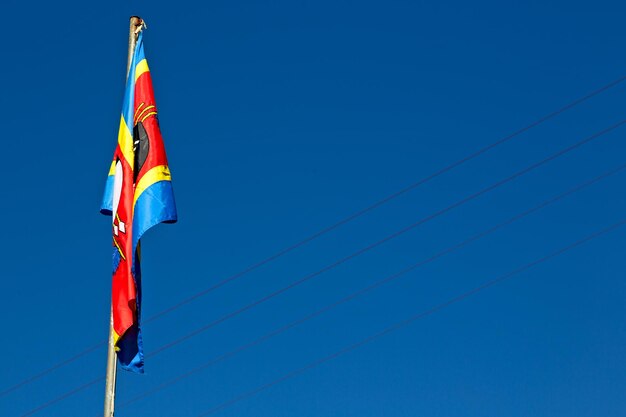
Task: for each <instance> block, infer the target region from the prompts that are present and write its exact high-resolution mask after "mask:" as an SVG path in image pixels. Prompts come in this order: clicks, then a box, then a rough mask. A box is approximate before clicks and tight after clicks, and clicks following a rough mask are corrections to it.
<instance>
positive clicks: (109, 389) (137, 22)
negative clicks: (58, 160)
mask: <svg viewBox="0 0 626 417" xmlns="http://www.w3.org/2000/svg"><path fill="white" fill-rule="evenodd" d="M142 24H143V20H141V18H140V17H138V16H132V17H131V18H130V29H129V33H128V61H127V64H126V79H128V73H129V72H130V62H131V60H132V58H133V54H134V53H135V46H136V45H137V33H138V31H137V29H138V28H140V27H141V25H142ZM113 335H114V333H113V309H111V324H110V327H109V350H108V352H107V373H106V387H105V391H104V417H113V415H114V414H115V382H116V377H117V358H116V355H115V339H114V337H113Z"/></svg>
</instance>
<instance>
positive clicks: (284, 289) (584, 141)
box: [22, 120, 626, 417]
mask: <svg viewBox="0 0 626 417" xmlns="http://www.w3.org/2000/svg"><path fill="white" fill-rule="evenodd" d="M625 123H626V120H622V121H620V122H618V123H616V124H614V125H612V126H610V127H608V128H606V129H603V130H601V131H599V132H597V133H595V134H593V135H591V136H588V137H586V138H584V139H582V140H580V141H578V142H576V143H574V144H572V145H570V146H568V147H566V148H563V149H561V150H560V151H558V152H556V153H554V154H552V155H550V156H548V157H546V158H544V159H542V160H540V161H539V162H535V163H534V164H532V165H530V166H528V167H526V168H524V169H522V170H520V171H517V172H516V173H514V174H512V175H510V176H508V177H506V178H504V179H502V180H499V181H497V182H495V183H494V184H492V185H490V186H488V187H486V188H483V189H482V190H480V191H478V192H475V193H473V194H470V195H469V196H467V197H465V198H463V199H461V200H459V201H457V202H456V203H453V204H451V205H449V206H447V207H446V208H444V209H441V210H438V211H436V212H435V213H433V214H431V215H429V216H426V217H424V218H422V219H420V220H418V221H417V222H415V223H413V224H411V225H409V226H407V227H405V228H403V229H400V230H399V231H396V232H394V233H392V234H391V235H388V236H387V237H385V238H383V239H381V240H379V241H377V242H374V243H372V244H370V245H368V246H366V247H364V248H362V249H360V250H358V251H356V252H354V253H352V254H350V255H348V256H346V257H344V258H341V259H339V260H338V261H335V262H334V263H332V264H330V265H327V266H326V267H324V268H322V269H320V270H318V271H316V272H314V273H311V274H309V275H307V276H305V277H303V278H301V279H299V280H297V281H294V282H292V283H291V284H289V285H287V286H285V287H282V288H281V289H279V290H276V291H274V292H272V293H270V294H269V295H266V296H265V297H262V298H260V299H258V300H256V301H254V302H252V303H250V304H248V305H246V306H244V307H241V308H239V309H238V310H235V311H233V312H231V313H229V314H227V315H225V316H222V317H221V318H219V319H217V320H214V321H212V322H211V323H208V324H206V325H204V326H202V327H200V328H198V329H196V330H194V331H192V332H190V333H188V334H187V335H185V336H183V337H180V338H178V339H176V340H174V341H172V342H169V343H167V344H165V345H162V346H161V347H159V348H157V349H156V350H155V351H153V352H151V353H150V354H148V355H146V358H150V357H153V356H156V355H157V354H159V353H161V352H163V351H165V350H167V349H170V348H172V347H174V346H176V345H178V344H180V343H182V342H184V341H186V340H188V339H191V338H192V337H195V336H197V335H199V334H201V333H203V332H204V331H206V330H208V329H210V328H212V327H214V326H216V325H218V324H220V323H222V322H224V321H226V320H229V319H231V318H233V317H235V316H237V315H239V314H242V313H244V312H245V311H247V310H250V309H252V308H254V307H255V306H257V305H259V304H262V303H264V302H265V301H268V300H270V299H272V298H274V297H277V296H278V295H280V294H282V293H284V292H287V291H288V290H290V289H292V288H294V287H296V286H298V285H301V284H303V283H305V282H307V281H309V280H311V279H313V278H314V277H316V276H318V275H321V274H322V273H324V272H327V271H329V270H331V269H333V268H335V267H337V266H339V265H341V264H343V263H345V262H347V261H348V260H351V259H353V258H356V257H357V256H359V255H362V254H363V253H365V252H367V251H369V250H372V249H374V248H376V247H378V246H380V245H382V244H384V243H386V242H388V241H390V240H392V239H394V238H396V237H398V236H400V235H402V234H404V233H406V232H408V231H410V230H412V229H414V228H415V227H417V226H419V225H421V224H424V223H426V222H428V221H430V220H433V219H435V218H437V217H439V216H441V215H443V214H445V213H447V212H449V211H451V210H453V209H455V208H457V207H459V206H461V205H463V204H465V203H467V202H469V201H472V200H474V199H476V198H478V197H480V196H481V195H483V194H486V193H488V192H490V191H493V190H495V189H496V188H498V187H501V186H502V185H505V184H507V183H509V182H511V181H513V180H514V179H516V178H518V177H520V176H522V175H525V174H527V173H528V172H531V171H533V170H534V169H537V168H539V167H541V166H543V165H545V164H547V163H548V162H550V161H552V160H554V159H556V158H558V157H560V156H563V155H565V154H567V153H569V152H571V151H573V150H575V149H577V148H579V147H581V146H583V145H585V144H587V143H589V142H591V141H593V140H595V139H597V138H598V137H601V136H602V135H605V134H607V133H609V132H611V131H613V130H615V129H617V128H618V127H620V126H622V125H623V124H625ZM22 417H24V416H22Z"/></svg>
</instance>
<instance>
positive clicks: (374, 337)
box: [197, 220, 626, 417]
mask: <svg viewBox="0 0 626 417" xmlns="http://www.w3.org/2000/svg"><path fill="white" fill-rule="evenodd" d="M624 224H626V220H621V221H619V222H617V223H615V224H613V225H611V226H609V227H607V228H605V229H602V230H600V231H597V232H595V233H593V234H591V235H589V236H587V237H585V238H583V239H581V240H578V241H576V242H574V243H571V244H569V245H567V246H565V247H563V248H561V249H559V250H557V251H556V252H552V253H551V254H549V255H546V256H544V257H542V258H539V259H537V260H535V261H533V262H530V263H527V264H525V265H523V266H521V267H519V268H517V269H514V270H513V271H511V272H509V273H507V274H504V275H501V276H499V277H498V278H495V279H492V280H491V281H487V282H485V283H484V284H482V285H480V286H478V287H475V288H473V289H471V290H469V291H466V292H464V293H462V294H460V295H457V296H456V297H454V298H450V299H449V300H447V301H445V302H443V303H441V304H438V305H436V306H434V307H432V308H430V309H428V310H425V311H422V312H420V313H418V314H415V315H413V316H411V317H409V318H408V319H405V320H403V321H400V322H397V323H395V324H393V325H392V326H389V327H387V328H385V329H384V330H382V331H380V332H378V333H376V334H374V335H372V336H369V337H367V338H365V339H362V340H360V341H359V342H356V343H354V344H352V345H349V346H347V347H345V348H343V349H341V350H339V351H337V352H335V353H333V354H331V355H328V356H325V357H323V358H321V359H318V360H316V361H314V362H311V363H309V364H308V365H305V366H303V367H302V368H299V369H296V370H295V371H292V372H289V373H287V374H285V375H283V376H281V377H280V378H277V379H274V380H273V381H271V382H268V383H266V384H263V385H260V386H258V387H257V388H255V389H253V390H250V391H248V392H246V393H244V394H241V395H239V396H237V397H235V398H233V399H231V400H229V401H226V402H223V403H221V404H219V405H218V406H216V407H213V408H211V409H210V410H208V411H206V412H204V413H202V414H199V415H198V416H197V417H206V416H209V415H212V414H215V413H217V412H219V411H221V410H223V409H225V408H227V407H230V406H232V405H235V404H236V403H238V402H241V401H243V400H245V399H247V398H249V397H252V396H254V395H256V394H258V393H260V392H262V391H265V390H267V389H269V388H271V387H273V386H275V385H278V384H280V383H281V382H284V381H287V380H289V379H291V378H294V377H296V376H298V375H300V374H303V373H304V372H306V371H308V370H310V369H313V368H315V367H317V366H319V365H322V364H324V363H326V362H329V361H331V360H333V359H336V358H338V357H340V356H342V355H344V354H346V353H349V352H351V351H353V350H355V349H357V348H360V347H361V346H364V345H367V344H369V343H371V342H373V341H375V340H377V339H380V338H381V337H383V336H386V335H388V334H390V333H392V332H395V331H396V330H400V329H402V328H403V327H406V326H408V325H409V324H412V323H413V322H415V321H417V320H420V319H423V318H425V317H427V316H430V315H431V314H434V313H437V312H438V311H441V310H443V309H445V308H447V307H450V306H451V305H453V304H456V303H458V302H460V301H463V300H465V299H466V298H469V297H471V296H473V295H476V294H478V293H479V292H481V291H484V290H486V289H488V288H490V287H493V286H494V285H496V284H499V283H501V282H503V281H506V280H508V279H510V278H513V277H514V276H516V275H518V274H520V273H522V272H525V271H527V270H529V269H531V268H533V267H535V266H537V265H539V264H542V263H544V262H547V261H549V260H551V259H553V258H556V257H557V256H560V255H562V254H564V253H565V252H568V251H570V250H572V249H574V248H577V247H578V246H580V245H583V244H585V243H587V242H589V241H590V240H593V239H596V238H598V237H600V236H602V235H604V234H606V233H609V232H611V231H613V230H615V229H617V228H619V227H621V226H623V225H624Z"/></svg>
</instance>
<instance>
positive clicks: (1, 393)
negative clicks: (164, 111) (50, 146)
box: [0, 76, 626, 398]
mask: <svg viewBox="0 0 626 417" xmlns="http://www.w3.org/2000/svg"><path fill="white" fill-rule="evenodd" d="M624 80H626V76H622V77H619V78H617V79H615V80H613V81H611V82H609V83H608V84H605V85H603V86H602V87H600V88H598V89H596V90H594V91H592V92H590V93H588V94H586V95H584V96H582V97H580V98H578V99H576V100H574V101H572V102H570V103H568V104H566V105H565V106H563V107H561V108H559V109H557V110H554V111H553V112H550V113H548V114H546V115H544V116H542V117H540V118H539V119H537V120H535V121H534V122H532V123H530V124H528V125H526V126H524V127H522V128H521V129H518V130H516V131H515V132H513V133H510V134H509V135H507V136H504V137H503V138H500V139H499V140H497V141H495V142H493V143H491V144H489V145H487V146H485V147H483V148H481V149H479V150H477V151H475V152H473V153H471V154H469V155H467V156H465V157H463V158H461V159H459V160H457V161H455V162H453V163H451V164H449V165H446V166H445V167H443V168H441V169H439V170H438V171H435V172H433V173H432V174H430V175H427V176H426V177H424V178H422V179H420V180H418V181H416V182H414V183H413V184H411V185H409V186H407V187H405V188H403V189H401V190H399V191H397V192H395V193H393V194H390V195H388V196H386V197H384V198H383V199H381V200H378V201H377V202H375V203H373V204H372V205H370V206H368V207H365V208H363V209H361V210H359V211H357V212H355V213H353V214H351V215H349V216H348V217H345V218H344V219H342V220H340V221H338V222H336V223H334V224H332V225H330V226H328V227H326V228H324V229H321V230H319V231H318V232H316V233H314V234H312V235H310V236H308V237H306V238H304V239H302V240H300V241H299V242H297V243H295V244H293V245H291V246H288V247H286V248H284V249H282V250H280V251H278V252H277V253H275V254H273V255H271V256H269V257H267V258H265V259H263V260H261V261H259V262H257V263H255V264H253V265H251V266H249V267H247V268H246V269H244V270H242V271H240V272H237V273H235V274H233V275H231V276H229V277H227V278H225V279H223V280H222V281H220V282H218V283H216V284H214V285H213V286H211V287H209V288H206V289H204V290H202V291H198V292H196V293H195V294H193V295H191V296H190V297H187V298H185V299H184V300H182V301H180V302H178V303H176V304H174V305H172V306H170V307H168V308H165V309H163V310H161V311H160V312H158V313H156V314H155V315H153V316H151V317H148V318H146V319H145V320H144V324H147V323H150V322H152V321H155V320H157V319H159V318H161V317H163V316H165V315H167V314H170V313H171V312H173V311H175V310H177V309H179V308H180V307H182V306H184V305H186V304H189V303H191V302H193V301H195V300H197V299H198V298H201V297H203V296H205V295H207V294H209V293H211V292H212V291H214V290H216V289H218V288H220V287H222V286H224V285H226V284H227V283H229V282H231V281H234V280H236V279H239V278H240V277H242V276H244V275H246V274H248V273H250V272H252V271H254V270H256V269H258V268H260V267H262V266H264V265H266V264H268V263H270V262H272V261H274V260H276V259H278V258H280V257H282V256H284V255H286V254H288V253H290V252H292V251H294V250H296V249H298V248H300V247H301V246H304V245H306V244H308V243H309V242H311V241H313V240H315V239H317V238H319V237H321V236H323V235H325V234H327V233H329V232H331V231H333V230H335V229H338V228H339V227H341V226H343V225H345V224H347V223H349V222H351V221H352V220H355V219H357V218H358V217H361V216H363V215H365V214H366V213H369V212H370V211H373V210H375V209H377V208H378V207H380V206H382V205H384V204H386V203H388V202H390V201H391V200H394V199H396V198H398V197H400V196H402V195H404V194H406V193H408V192H410V191H412V190H414V189H416V188H418V187H420V186H422V185H424V184H426V183H428V182H430V181H432V180H434V179H435V178H437V177H439V176H441V175H443V174H445V173H447V172H449V171H452V170H453V169H455V168H457V167H459V166H461V165H463V164H465V163H466V162H469V161H471V160H473V159H475V158H477V157H479V156H481V155H482V154H484V153H487V152H489V151H491V150H492V149H494V148H496V147H498V146H500V145H502V144H504V143H506V142H508V141H510V140H512V139H514V138H515V137H517V136H519V135H521V134H522V133H525V132H527V131H529V130H531V129H533V128H535V127H537V126H539V125H541V124H543V123H545V122H547V121H548V120H550V119H553V118H555V117H556V116H558V115H560V114H562V113H564V112H566V111H568V110H570V109H572V108H574V107H576V106H578V105H579V104H582V103H584V102H586V101H587V100H590V99H591V98H593V97H595V96H597V95H599V94H602V93H604V92H606V91H607V90H610V89H611V88H613V87H616V86H617V85H619V84H621V83H622V82H624ZM106 344H107V340H103V341H101V342H100V343H98V344H96V345H93V346H91V347H89V348H87V349H85V350H83V351H81V352H79V353H77V354H75V355H73V356H71V357H69V358H67V359H65V360H63V361H61V362H59V363H57V364H55V365H52V366H51V367H49V368H46V369H45V370H43V371H41V372H39V373H37V374H35V375H33V376H31V377H29V378H26V379H24V380H22V381H20V382H18V383H17V384H14V385H12V386H10V387H8V388H6V389H4V390H3V391H0V398H2V397H4V396H6V395H7V394H9V393H11V392H13V391H15V390H17V389H19V388H21V387H23V386H25V385H27V384H30V383H31V382H34V381H36V380H38V379H41V378H42V377H44V376H46V375H48V374H50V373H51V372H53V371H55V370H57V369H60V368H62V367H64V366H66V365H68V364H70V363H72V362H75V361H76V360H78V359H80V358H81V357H83V356H85V355H87V354H89V353H91V352H93V351H95V350H96V349H97V348H99V347H104V346H106Z"/></svg>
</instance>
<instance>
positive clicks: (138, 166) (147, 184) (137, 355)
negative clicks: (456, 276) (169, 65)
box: [100, 32, 177, 373]
mask: <svg viewBox="0 0 626 417" xmlns="http://www.w3.org/2000/svg"><path fill="white" fill-rule="evenodd" d="M142 38H143V34H142V33H141V32H140V33H139V36H138V39H137V46H136V48H135V51H134V54H133V57H132V61H131V64H130V70H129V73H128V80H127V82H126V93H125V96H124V105H123V107H122V118H121V121H120V130H119V134H118V139H117V147H116V148H115V154H114V155H113V162H112V163H111V169H110V170H109V176H108V178H107V183H106V187H105V192H104V199H103V202H102V207H101V209H100V212H101V213H103V214H106V215H109V216H112V220H113V222H112V223H113V291H112V300H111V301H112V314H113V332H114V335H113V336H114V341H115V349H116V352H117V358H118V360H119V363H120V365H121V367H122V368H123V369H126V370H130V371H134V372H139V373H143V362H144V360H143V346H142V340H141V327H140V318H141V309H140V307H141V268H140V241H139V239H141V236H142V235H143V234H144V233H145V232H146V231H147V230H148V229H150V228H151V227H152V226H155V225H157V224H159V223H174V222H176V220H177V215H176V205H175V203H174V193H173V192H172V183H171V176H170V170H169V168H168V166H167V158H166V156H165V147H164V145H163V138H162V137H161V131H160V129H159V120H158V114H157V108H156V104H155V102H154V92H153V90H152V78H151V76H150V70H149V69H148V63H147V62H146V58H145V55H144V49H143V41H142Z"/></svg>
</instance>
